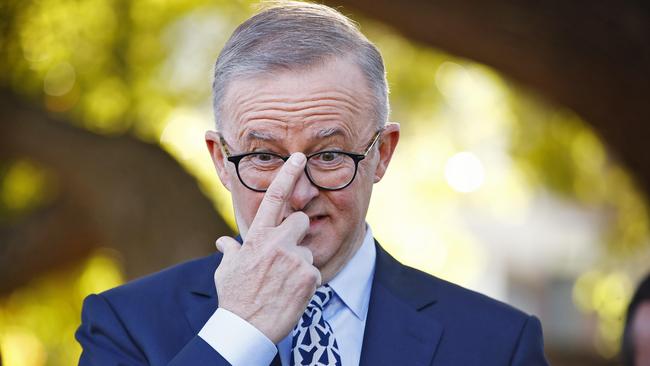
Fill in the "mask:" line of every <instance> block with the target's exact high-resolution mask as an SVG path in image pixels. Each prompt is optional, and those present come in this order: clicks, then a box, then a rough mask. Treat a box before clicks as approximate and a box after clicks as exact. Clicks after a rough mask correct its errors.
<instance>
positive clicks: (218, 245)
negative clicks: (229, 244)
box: [214, 238, 221, 252]
mask: <svg viewBox="0 0 650 366" xmlns="http://www.w3.org/2000/svg"><path fill="white" fill-rule="evenodd" d="M219 239H221V238H219ZM219 239H217V241H216V242H215V243H214V245H216V246H217V250H218V251H220V252H221V243H220V242H219Z"/></svg>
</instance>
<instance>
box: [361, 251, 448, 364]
mask: <svg viewBox="0 0 650 366" xmlns="http://www.w3.org/2000/svg"><path fill="white" fill-rule="evenodd" d="M375 243H376V248H377V259H376V265H375V275H374V278H373V284H372V290H371V292H370V304H369V307H368V318H367V319H366V329H365V331H364V339H363V346H362V348H361V361H360V365H362V366H371V365H372V366H375V365H422V366H424V365H431V362H432V360H433V355H434V354H435V351H436V348H437V346H438V343H439V341H440V338H441V336H442V331H443V328H442V325H440V323H439V322H438V321H436V320H435V319H433V318H431V317H429V316H426V315H425V314H424V313H423V312H422V311H421V310H423V309H424V308H426V307H428V306H432V305H434V303H435V301H436V300H435V298H434V293H435V291H434V289H432V288H431V284H430V283H429V282H427V281H425V278H424V277H423V276H422V275H418V274H417V272H414V271H413V270H407V268H406V267H405V266H403V265H402V264H400V263H399V262H398V261H397V260H395V259H394V258H393V257H391V256H390V255H389V254H388V253H387V252H386V251H384V250H383V249H382V248H381V246H379V243H377V242H375Z"/></svg>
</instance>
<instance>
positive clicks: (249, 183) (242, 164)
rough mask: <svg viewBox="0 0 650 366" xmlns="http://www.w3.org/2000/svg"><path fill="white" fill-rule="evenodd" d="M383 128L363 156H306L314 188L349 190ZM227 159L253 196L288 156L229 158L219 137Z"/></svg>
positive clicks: (332, 153) (339, 153)
mask: <svg viewBox="0 0 650 366" xmlns="http://www.w3.org/2000/svg"><path fill="white" fill-rule="evenodd" d="M382 132H383V128H382V129H380V130H378V131H377V132H376V133H375V135H374V136H373V138H372V140H371V141H370V143H369V144H368V146H367V147H366V149H365V151H364V152H363V153H362V154H355V153H351V152H346V151H338V150H325V151H319V152H317V153H314V154H311V155H308V156H307V163H306V164H305V173H306V174H307V178H308V179H309V181H310V182H311V183H312V184H313V185H315V186H316V187H318V188H320V189H323V190H326V191H338V190H341V189H343V188H345V187H347V186H349V185H350V184H351V183H352V181H353V180H354V177H356V175H357V170H358V167H359V162H360V161H361V160H363V159H365V157H366V156H367V155H368V153H369V152H370V150H371V149H372V147H373V146H374V145H375V143H377V141H378V140H379V136H381V133H382ZM219 140H220V141H221V146H222V148H223V152H224V154H225V155H226V158H227V159H228V161H230V162H231V163H233V164H235V170H236V171H237V176H238V177H239V180H240V181H241V183H242V184H243V185H244V186H245V187H246V188H248V189H250V190H253V191H255V192H266V190H267V189H268V188H269V185H271V182H273V179H275V176H276V175H277V174H278V172H279V171H280V168H281V167H282V165H283V164H284V163H285V162H286V161H287V160H288V159H289V156H282V155H278V154H275V153H271V152H249V153H244V154H238V155H231V154H230V151H229V150H228V147H227V145H228V144H227V143H226V140H224V138H223V136H221V135H219Z"/></svg>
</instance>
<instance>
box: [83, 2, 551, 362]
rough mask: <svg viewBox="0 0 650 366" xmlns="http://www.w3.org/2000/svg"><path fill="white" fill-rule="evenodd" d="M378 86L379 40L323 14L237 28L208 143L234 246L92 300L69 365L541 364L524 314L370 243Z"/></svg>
mask: <svg viewBox="0 0 650 366" xmlns="http://www.w3.org/2000/svg"><path fill="white" fill-rule="evenodd" d="M386 85H387V84H386V79H385V72H384V65H383V61H382V58H381V55H380V54H379V52H378V51H377V49H376V48H375V46H374V45H372V44H371V43H370V42H369V41H368V40H367V39H366V38H365V37H364V36H363V35H362V34H361V33H360V32H359V31H358V29H357V28H356V27H355V26H354V24H353V23H352V22H351V21H350V20H349V19H347V18H345V17H344V16H342V15H341V14H339V13H338V12H336V11H335V10H333V9H330V8H328V7H325V6H320V5H312V4H305V3H282V4H280V5H276V6H273V7H270V8H267V9H266V10H264V11H262V12H261V13H259V14H257V15H255V16H253V17H252V18H250V19H248V20H247V21H246V22H244V23H243V24H242V25H240V26H239V27H238V28H237V30H235V32H234V34H233V35H232V36H231V38H230V39H229V41H228V42H227V44H226V45H225V46H224V49H223V50H222V52H221V54H220V56H219V58H218V60H217V63H216V67H215V79H214V84H213V92H214V108H215V115H216V123H217V131H209V132H207V133H206V143H207V146H208V150H209V152H210V155H211V157H212V159H213V162H214V165H215V168H216V171H217V173H218V175H219V178H220V179H221V181H222V183H223V184H224V185H225V187H226V188H227V189H228V190H229V191H230V192H231V193H232V200H233V206H234V208H235V215H236V220H237V226H238V228H239V231H240V234H241V237H239V238H238V240H235V239H233V238H229V237H221V238H219V239H218V240H217V247H218V249H219V251H220V252H221V253H222V254H221V253H220V254H215V255H212V256H209V257H207V258H203V259H199V260H195V261H192V262H188V263H185V264H181V265H179V266H176V267H173V268H171V269H167V270H165V271H162V272H160V273H158V274H154V275H152V276H149V277H146V278H143V279H140V280H137V281H135V282H132V283H130V284H127V285H124V286H121V287H118V288H116V289H113V290H110V291H107V292H105V293H103V294H99V295H91V296H89V297H88V298H87V299H86V301H85V303H84V310H83V315H82V325H81V326H80V328H79V330H78V331H77V339H78V340H79V342H80V343H81V345H82V347H83V354H82V356H81V360H80V364H83V365H91V364H92V365H104V364H107V365H113V364H128V365H131V364H133V365H139V364H152V365H165V364H170V365H202V364H206V365H208V364H209V365H226V364H232V365H235V366H237V365H269V364H274V365H346V366H347V365H358V364H361V365H545V364H546V361H545V359H544V354H543V345H542V335H541V326H540V323H539V321H538V320H537V319H536V318H535V317H532V316H528V315H526V314H524V313H522V312H520V311H518V310H515V309H513V308H511V307H509V306H507V305H505V304H502V303H499V302H497V301H495V300H491V299H489V298H487V297H485V296H483V295H479V294H477V293H474V292H471V291H468V290H465V289H463V288H460V287H458V286H455V285H453V284H450V283H448V282H445V281H442V280H440V279H437V278H435V277H432V276H430V275H427V274H425V273H422V272H419V271H417V270H414V269H411V268H408V267H406V266H403V265H402V264H400V263H398V262H397V261H396V260H395V259H393V258H392V257H391V256H390V255H389V254H388V253H386V252H385V251H384V250H383V249H382V248H381V246H380V245H379V244H378V243H376V242H375V241H374V240H373V237H372V232H371V229H370V227H368V225H366V223H365V216H366V211H367V209H368V204H369V202H370V196H371V192H372V187H373V184H374V183H376V182H379V181H380V180H381V179H382V177H383V175H384V173H385V172H386V169H387V167H388V164H389V162H390V160H391V156H392V154H393V152H394V151H395V147H396V145H397V142H398V140H399V126H398V125H397V124H395V123H387V122H386V120H387V116H388V99H387V86H386ZM406 230H408V228H406Z"/></svg>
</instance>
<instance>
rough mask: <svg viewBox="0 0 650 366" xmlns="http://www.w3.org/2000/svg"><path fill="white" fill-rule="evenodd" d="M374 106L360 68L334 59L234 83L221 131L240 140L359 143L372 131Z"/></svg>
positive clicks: (228, 91) (226, 103)
mask: <svg viewBox="0 0 650 366" xmlns="http://www.w3.org/2000/svg"><path fill="white" fill-rule="evenodd" d="M372 101H373V98H372V93H371V92H370V88H369V87H368V83H367V81H366V79H365V77H364V75H363V74H362V72H361V70H360V69H359V67H358V66H357V65H356V64H355V63H353V62H352V61H350V60H347V59H340V58H334V59H330V60H328V61H326V62H324V63H322V64H321V65H317V66H313V67H310V68H306V69H301V70H284V71H281V72H274V73H270V74H266V75H261V76H255V77H250V78H246V79H237V80H234V81H232V82H231V83H230V85H229V86H228V88H227V91H226V95H225V98H224V101H223V108H222V111H223V116H221V120H222V130H223V132H224V133H226V134H227V135H230V136H231V137H232V138H234V139H238V140H244V139H246V138H250V137H253V138H260V139H278V138H280V139H282V138H289V137H298V135H300V136H303V135H309V136H311V137H314V138H325V137H336V136H343V137H347V138H355V137H357V136H359V135H365V134H366V131H367V130H372V129H373V126H374V124H375V123H374V121H373V119H372V116H373V113H372V107H373V103H372Z"/></svg>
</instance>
